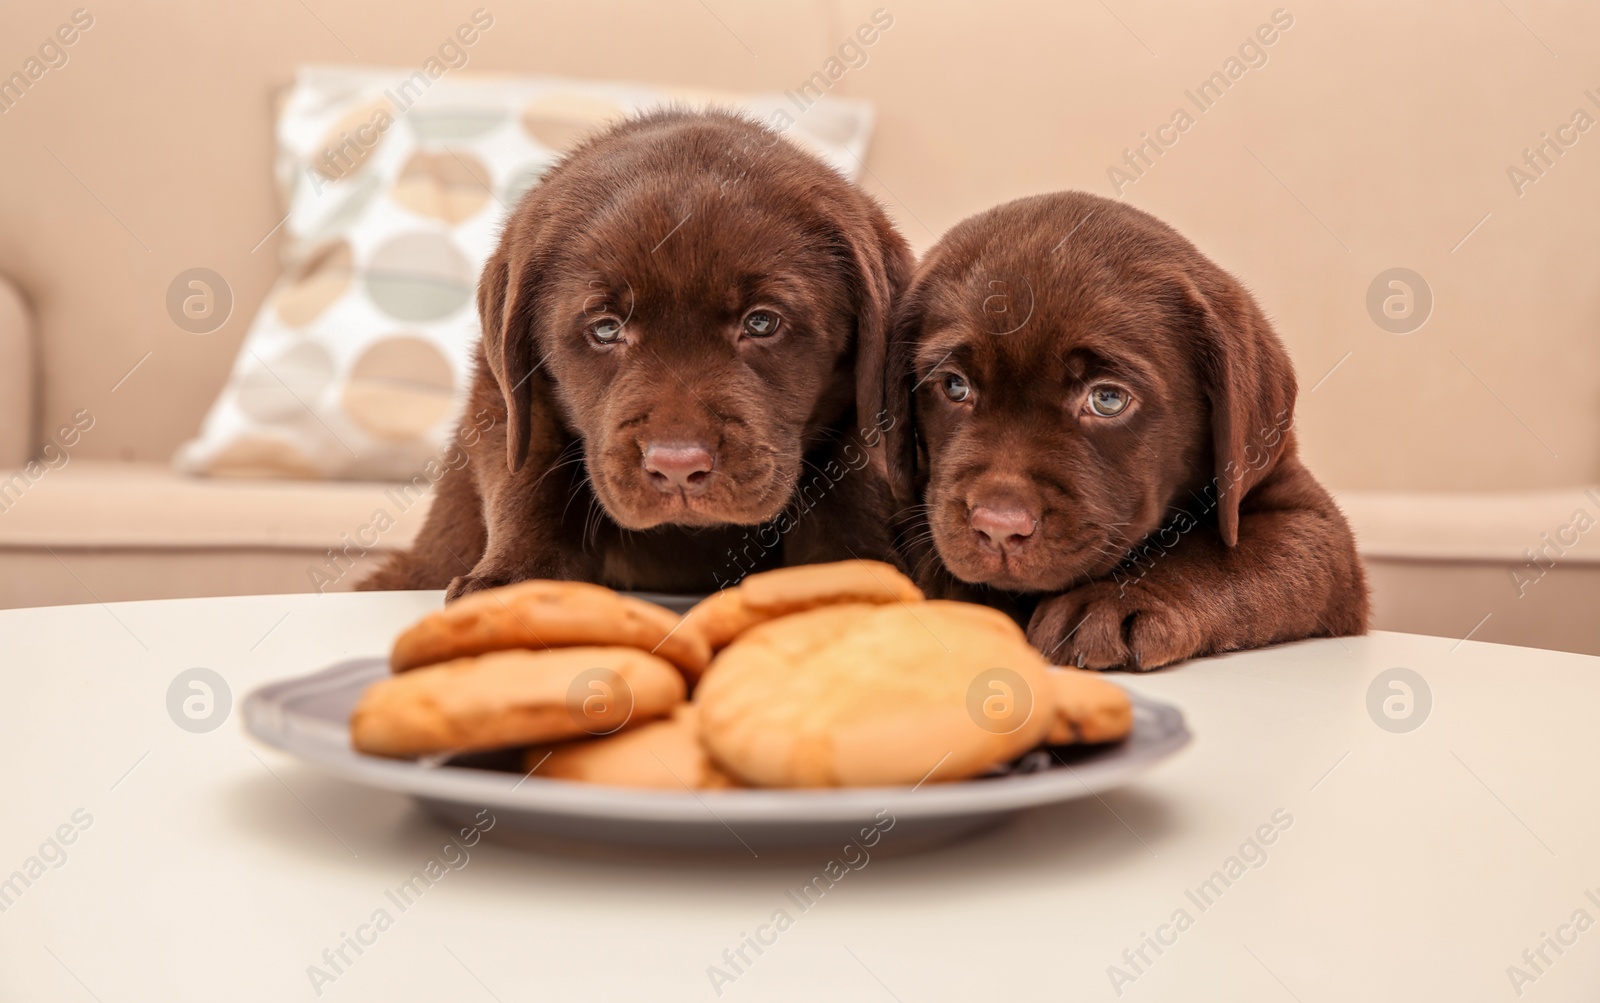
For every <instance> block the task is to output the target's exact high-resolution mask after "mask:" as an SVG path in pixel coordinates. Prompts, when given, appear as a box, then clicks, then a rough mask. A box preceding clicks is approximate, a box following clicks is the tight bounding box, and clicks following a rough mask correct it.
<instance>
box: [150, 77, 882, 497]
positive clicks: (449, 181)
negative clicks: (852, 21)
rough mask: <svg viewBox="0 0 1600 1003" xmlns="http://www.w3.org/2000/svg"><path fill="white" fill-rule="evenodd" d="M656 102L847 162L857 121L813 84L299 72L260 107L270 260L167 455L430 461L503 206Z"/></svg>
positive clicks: (849, 170)
mask: <svg viewBox="0 0 1600 1003" xmlns="http://www.w3.org/2000/svg"><path fill="white" fill-rule="evenodd" d="M668 103H678V104H688V105H695V106H703V105H711V104H715V105H719V106H723V107H733V108H736V109H740V110H743V111H746V112H748V113H749V114H751V115H753V116H755V117H756V118H757V119H759V120H761V121H763V122H767V123H769V124H770V125H772V126H773V127H775V128H778V129H780V130H781V131H783V132H784V133H785V135H787V136H788V137H790V138H791V139H794V140H796V141H798V142H800V143H802V144H803V145H805V146H807V147H809V148H811V149H813V150H815V151H816V152H817V153H818V154H820V155H821V156H822V157H823V158H824V159H825V160H827V161H828V162H829V163H830V164H832V165H833V166H834V167H835V168H836V169H837V170H839V171H840V172H841V173H843V174H844V175H846V176H847V177H852V178H853V177H855V176H856V174H857V172H858V171H859V170H860V166H861V161H862V159H863V158H864V157H865V156H866V146H867V140H868V137H869V135H870V133H871V129H872V112H871V108H870V106H868V105H866V104H863V103H861V102H857V101H848V100H842V99H838V98H831V97H822V98H820V99H809V96H802V98H800V99H796V98H793V97H790V96H788V95H783V94H778V95H757V96H749V97H728V96H722V95H715V94H708V93H706V92H685V91H681V90H672V89H668V88H662V87H647V86H641V85H635V84H620V83H619V84H607V83H588V82H579V81H573V80H560V79H552V78H488V77H477V78H472V77H465V76H459V77H458V76H455V75H451V74H450V73H449V71H448V68H447V67H445V66H444V64H442V63H438V62H437V61H430V63H429V64H427V66H426V67H425V68H424V69H420V70H417V71H415V72H412V73H409V74H408V73H407V72H405V71H372V70H365V69H350V68H344V67H313V68H306V69H302V70H301V71H300V72H299V74H298V75H297V77H296V81H295V84H294V87H293V88H292V90H291V91H290V92H289V94H288V97H287V100H286V101H285V103H284V104H283V107H282V111H281V113H280V116H279V121H278V144H279V153H278V165H277V174H278V180H279V183H280V185H281V186H282V189H283V192H284V196H285V200H286V202H287V203H288V216H287V218H286V220H285V221H284V223H283V227H284V230H285V232H286V234H287V236H288V241H287V247H286V250H285V270H284V275H283V276H282V278H281V279H280V280H279V282H278V283H277V285H276V286H275V287H274V288H273V290H272V292H271V293H270V294H269V295H268V297H267V300H266V302H265V303H264V304H263V305H262V307H261V310H260V312H259V313H258V314H257V315H256V318H255V322H254V323H253V324H252V325H251V328H250V331H249V333H248V334H247V335H246V337H245V340H244V345H243V346H242V347H241V348H240V351H239V357H238V359H237V360H236V361H235V363H234V367H233V374H232V376H231V377H230V379H229V380H228V383H227V385H226V386H225V387H224V388H223V390H222V394H221V396H220V397H218V399H217V401H216V403H215V404H213V405H212V407H211V411H210V413H209V414H208V415H207V416H206V419H205V422H204V424H203V425H202V426H201V429H200V434H199V436H198V437H197V438H195V439H194V440H192V441H190V442H188V443H186V444H185V445H184V446H183V447H182V448H181V449H179V451H178V453H177V456H176V458H175V463H176V465H177V466H178V468H179V469H180V470H183V471H186V472H190V473H201V474H217V475H243V476H270V477H308V478H316V477H329V478H352V479H376V480H414V479H415V478H416V476H417V474H418V473H419V471H422V470H424V469H426V468H428V467H430V465H433V466H436V464H434V458H435V457H436V456H437V454H438V453H439V452H440V450H441V449H443V447H444V446H445V444H446V443H447V442H448V440H449V439H450V437H451V435H452V434H453V432H454V431H455V428H456V424H457V422H458V418H457V412H458V411H459V410H460V402H461V400H462V398H463V397H464V393H465V390H466V386H467V383H468V381H469V380H470V378H471V373H470V372H469V366H470V362H471V349H472V345H473V343H474V342H475V341H476V339H477V337H478V315H477V310H476V306H475V301H474V290H475V287H476V284H477V279H478V272H479V271H480V270H481V268H482V267H483V263H484V262H485V261H486V260H487V259H488V257H489V255H490V254H491V253H492V252H493V250H494V246H495V243H496V239H497V238H498V236H499V231H500V226H501V223H502V221H503V220H504V218H505V216H506V214H507V213H508V212H509V211H510V209H511V208H512V207H513V206H514V205H515V204H516V202H517V199H518V198H520V197H521V195H522V194H523V193H524V192H526V191H527V190H528V189H529V188H530V187H532V186H533V185H535V184H538V182H539V178H540V176H541V175H542V174H543V172H544V171H545V170H546V169H548V167H549V166H550V164H551V163H552V162H554V161H555V159H556V158H557V157H558V156H559V155H560V154H561V152H562V151H563V149H564V148H566V147H567V146H568V145H570V144H571V143H572V142H573V141H574V140H576V139H578V138H579V137H581V136H583V135H584V134H586V133H588V132H590V131H592V130H594V129H596V128H597V127H599V126H602V125H604V124H605V123H607V122H610V121H614V120H616V119H618V118H621V117H624V116H626V115H629V114H631V113H634V112H636V111H641V110H644V109H647V108H652V107H659V106H661V105H663V104H668ZM429 479H430V480H433V479H436V478H434V477H432V476H431V475H430V477H429Z"/></svg>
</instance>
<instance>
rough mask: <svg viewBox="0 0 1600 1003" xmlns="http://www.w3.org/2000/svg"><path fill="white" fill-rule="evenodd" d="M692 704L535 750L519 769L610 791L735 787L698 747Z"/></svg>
mask: <svg viewBox="0 0 1600 1003" xmlns="http://www.w3.org/2000/svg"><path fill="white" fill-rule="evenodd" d="M695 717H696V715H695V708H694V705H693V704H679V705H678V706H677V708H675V709H674V711H673V713H672V716H671V717H665V718H662V719H660V720H658V721H651V722H649V723H647V724H641V725H639V726H637V727H633V728H628V729H625V730H623V731H619V732H617V733H616V734H615V735H608V736H606V737H604V738H589V739H577V740H574V741H571V742H558V743H556V744H554V745H536V746H534V747H533V748H531V749H529V750H528V752H527V755H526V757H525V758H524V765H523V769H525V770H527V771H528V772H529V773H531V774H533V775H534V776H536V777H550V778H553V779H556V780H578V781H582V782H585V783H591V784H607V785H609V786H612V787H653V788H660V789H662V790H670V791H682V790H685V789H689V790H714V789H718V788H724V787H733V786H735V784H734V782H733V779H732V778H731V777H729V776H728V775H727V774H726V773H724V772H722V771H721V770H719V769H717V767H716V765H715V764H714V763H712V762H711V757H710V756H708V755H706V750H705V747H704V746H702V745H701V744H700V729H699V727H698V726H697V725H696V722H695Z"/></svg>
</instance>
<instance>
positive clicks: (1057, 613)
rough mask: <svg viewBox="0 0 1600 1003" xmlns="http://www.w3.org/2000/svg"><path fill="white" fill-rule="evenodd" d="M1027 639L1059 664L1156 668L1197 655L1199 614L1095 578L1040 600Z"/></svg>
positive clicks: (1199, 647) (1200, 645)
mask: <svg viewBox="0 0 1600 1003" xmlns="http://www.w3.org/2000/svg"><path fill="white" fill-rule="evenodd" d="M1028 640H1029V641H1030V642H1032V644H1033V645H1034V647H1036V648H1038V649H1039V650H1040V651H1042V652H1043V653H1044V656H1045V657H1046V658H1048V659H1049V660H1050V661H1052V662H1055V663H1056V664H1057V665H1073V666H1077V667H1078V668H1081V669H1113V668H1130V669H1137V670H1139V671H1145V670H1148V669H1154V668H1159V667H1160V666H1163V665H1170V664H1171V663H1173V662H1177V661H1181V660H1183V659H1185V658H1190V657H1193V656H1194V655H1197V654H1200V653H1201V652H1202V650H1203V649H1204V645H1205V635H1204V632H1203V631H1202V630H1201V626H1200V624H1199V622H1198V618H1197V617H1196V616H1195V615H1194V614H1193V613H1190V612H1188V611H1185V610H1184V609H1182V608H1181V607H1178V606H1175V605H1173V604H1172V603H1169V602H1167V601H1166V600H1164V599H1161V598H1159V597H1157V596H1155V595H1153V594H1151V593H1150V592H1148V591H1145V590H1142V589H1137V588H1128V589H1125V588H1124V587H1123V586H1121V585H1119V584H1117V583H1115V582H1093V583H1091V584H1089V585H1085V586H1083V587H1082V588H1077V589H1073V590H1072V591H1071V592H1064V593H1062V594H1061V595H1058V596H1053V597H1052V598H1049V599H1046V600H1044V601H1043V602H1041V603H1040V604H1039V605H1038V607H1037V608H1036V609H1035V610H1034V611H1033V618H1032V619H1031V620H1030V621H1029V622H1028Z"/></svg>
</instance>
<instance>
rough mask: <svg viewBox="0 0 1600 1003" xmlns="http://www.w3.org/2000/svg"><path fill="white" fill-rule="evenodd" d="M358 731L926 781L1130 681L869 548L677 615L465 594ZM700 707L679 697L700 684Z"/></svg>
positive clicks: (403, 654)
mask: <svg viewBox="0 0 1600 1003" xmlns="http://www.w3.org/2000/svg"><path fill="white" fill-rule="evenodd" d="M391 664H392V668H393V669H394V672H395V675H394V676H393V677H392V678H389V679H385V680H383V681H381V682H379V683H376V684H374V685H373V686H372V687H371V688H370V689H369V690H368V691H367V692H366V693H365V694H364V695H363V697H362V699H361V702H360V704H359V705H358V706H357V708H356V710H355V712H354V714H353V715H352V717H351V736H352V740H353V742H354V744H355V747H356V748H357V749H358V750H360V751H362V752H367V753H372V754H375V755H383V756H401V757H410V756H426V755H436V754H441V753H447V752H458V751H460V752H464V751H474V750H486V749H497V748H507V747H516V746H529V747H530V748H529V749H528V752H527V759H526V768H527V769H528V770H529V771H530V772H534V773H535V774H536V775H538V776H546V777H555V778H559V779H567V780H580V781H587V782H591V783H602V784H612V785H619V786H629V787H655V788H665V789H669V790H683V789H685V788H688V789H691V790H695V789H714V788H722V787H732V786H742V785H748V786H757V787H830V786H877V785H898V784H917V783H922V782H925V781H941V780H957V779H962V778H966V777H972V776H976V775H978V774H981V773H983V772H985V771H986V770H989V769H990V768H992V767H994V766H996V765H998V764H1002V763H1006V762H1009V761H1010V760H1012V759H1015V758H1016V757H1017V756H1020V755H1021V754H1023V753H1025V752H1027V751H1028V750H1030V749H1033V748H1035V747H1036V746H1039V745H1040V744H1053V745H1056V744H1070V743H1079V742H1106V741H1115V740H1117V739H1120V738H1122V737H1125V736H1126V735H1127V734H1128V731H1129V730H1130V728H1131V726H1132V708H1131V705H1130V704H1129V701H1128V697H1127V694H1126V693H1124V692H1123V690H1122V689H1121V688H1120V687H1118V686H1116V685H1114V684H1112V683H1110V682H1107V681H1105V680H1103V679H1101V678H1099V677H1098V676H1096V675H1094V674H1092V673H1087V672H1079V671H1075V670H1059V669H1054V668H1051V667H1049V666H1048V665H1047V664H1046V663H1045V661H1044V660H1043V659H1042V658H1041V657H1040V655H1039V653H1038V652H1037V651H1035V650H1034V649H1033V648H1032V647H1030V646H1029V645H1028V643H1027V640H1026V638H1025V637H1024V636H1023V633H1022V631H1021V630H1020V629H1019V628H1018V627H1017V625H1016V624H1015V623H1014V622H1012V621H1011V619H1010V618H1008V617H1007V616H1005V615H1004V614H1002V613H999V612H997V611H995V610H991V609H988V608H986V607H982V606H975V605H971V604H968V603H956V602H941V601H928V600H926V599H924V598H923V596H922V594H921V592H919V591H918V590H917V588H916V587H915V586H914V585H913V584H912V583H911V582H910V581H909V580H908V579H906V578H905V576H903V575H901V574H900V573H899V572H898V571H896V570H895V569H894V568H892V567H890V566H889V565H886V564H881V563H878V562H873V561H847V562H842V563H839V564H826V565H809V566H805V567H798V568H785V569H782V570H779V571H772V572H767V573H764V574H759V575H752V576H750V577H748V578H746V579H745V580H744V581H743V582H742V583H741V584H740V585H739V586H737V587H735V588H730V589H726V590H724V591H722V592H720V593H717V594H716V595H714V596H711V597H710V598H708V599H706V600H704V601H703V602H701V603H700V604H699V605H697V606H695V607H694V608H692V609H691V610H690V611H689V612H688V613H686V614H684V616H683V617H682V618H681V619H680V618H679V617H676V616H674V615H673V614H671V613H669V612H667V611H666V610H664V609H662V608H661V607H658V606H655V605H652V604H650V603H646V602H643V601H641V600H637V599H632V598H629V597H627V596H622V595H619V594H617V593H615V592H613V591H611V590H610V589H606V588H602V587H600V586H596V585H586V584H581V583H576V582H545V581H535V582H523V583H520V584H517V585H512V586H508V587H506V588H502V589H494V590H490V591H486V592H481V593H478V594H476V595H473V596H469V597H467V598H465V599H462V600H460V601H458V602H455V603H453V604H451V605H449V606H447V607H445V608H444V609H442V610H439V611H438V612H435V613H432V614H430V615H429V616H427V617H426V618H424V619H423V620H422V621H421V622H420V623H418V624H416V625H415V626H413V627H412V628H410V629H409V630H407V631H406V632H405V633H403V634H402V635H401V636H400V638H399V639H398V640H397V641H396V643H395V647H394V651H393V654H392V656H391ZM691 690H692V691H693V693H694V700H693V702H692V703H689V702H686V700H687V696H688V694H689V692H690V691H691Z"/></svg>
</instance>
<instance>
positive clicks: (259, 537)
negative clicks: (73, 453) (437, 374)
mask: <svg viewBox="0 0 1600 1003" xmlns="http://www.w3.org/2000/svg"><path fill="white" fill-rule="evenodd" d="M431 499H432V491H431V486H430V485H427V484H425V483H424V484H388V483H380V482H371V481H365V482H362V481H337V482H309V481H289V480H284V481H271V480H219V479H212V478H198V477H187V476H184V475H182V474H178V473H174V472H173V471H172V470H171V469H170V468H168V467H166V466H164V465H162V464H155V463H116V462H112V461H106V460H77V459H75V460H72V461H70V462H69V463H67V464H66V465H65V466H63V467H61V468H60V469H56V470H52V469H49V468H45V469H44V470H43V472H42V474H41V476H39V477H38V478H37V479H30V478H29V477H28V476H27V475H26V474H25V473H23V472H21V471H5V472H0V548H21V547H28V548H33V547H53V548H97V549H140V550H149V549H161V550H204V549H217V548H265V549H273V548H280V549H301V550H304V549H310V550H327V549H338V548H343V547H345V546H347V545H349V544H354V545H355V546H356V547H363V548H365V549H369V550H371V549H375V548H381V549H395V548H399V547H404V546H407V545H408V544H409V543H410V542H411V538H412V537H413V536H414V535H415V534H416V532H417V530H418V528H420V527H421V525H422V520H423V518H424V516H425V515H426V514H427V511H428V504H429V502H430V501H431Z"/></svg>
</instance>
